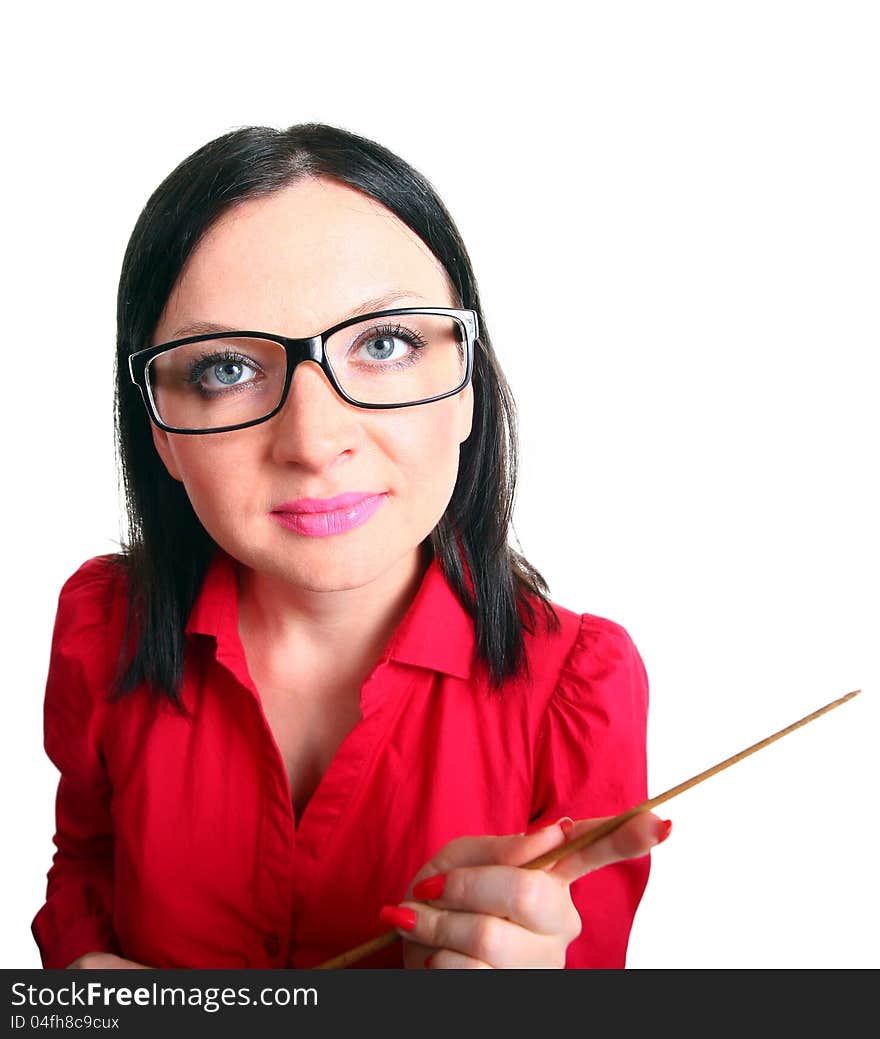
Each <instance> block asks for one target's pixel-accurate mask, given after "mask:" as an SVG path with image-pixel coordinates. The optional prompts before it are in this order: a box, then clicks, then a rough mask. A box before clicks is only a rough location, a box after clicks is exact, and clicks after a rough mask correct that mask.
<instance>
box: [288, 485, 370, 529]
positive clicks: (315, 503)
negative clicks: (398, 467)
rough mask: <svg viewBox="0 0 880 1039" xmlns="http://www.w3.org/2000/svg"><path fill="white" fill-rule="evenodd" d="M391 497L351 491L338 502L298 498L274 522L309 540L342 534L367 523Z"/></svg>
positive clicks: (337, 498) (328, 499) (336, 499)
mask: <svg viewBox="0 0 880 1039" xmlns="http://www.w3.org/2000/svg"><path fill="white" fill-rule="evenodd" d="M387 496H388V495H387V493H386V492H384V491H381V492H379V493H370V492H366V493H364V492H360V491H349V492H348V493H346V494H339V495H337V496H336V497H335V498H297V500H296V501H290V502H285V503H284V504H283V505H278V506H276V508H274V509H273V510H272V512H271V513H270V515H271V516H272V518H273V519H274V520H276V521H277V522H278V523H280V524H281V526H283V527H286V528H287V529H288V530H290V531H292V532H293V533H294V534H302V535H304V536H305V537H311V538H320V537H328V536H330V535H332V534H342V533H344V532H345V531H347V530H352V529H354V528H355V527H359V526H361V525H362V524H364V523H366V522H367V520H369V519H370V517H371V516H372V515H373V514H374V513H375V512H376V511H377V510H378V509H380V508H381V507H382V505H383V504H384V503H385V499H386V498H387Z"/></svg>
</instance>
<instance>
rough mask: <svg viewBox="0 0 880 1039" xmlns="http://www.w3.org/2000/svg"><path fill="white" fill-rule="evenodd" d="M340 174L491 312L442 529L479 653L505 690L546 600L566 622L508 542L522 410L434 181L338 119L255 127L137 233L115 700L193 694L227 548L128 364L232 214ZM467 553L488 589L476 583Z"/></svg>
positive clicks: (124, 327) (188, 166) (192, 170)
mask: <svg viewBox="0 0 880 1039" xmlns="http://www.w3.org/2000/svg"><path fill="white" fill-rule="evenodd" d="M309 176H311V177H327V178H332V179H334V180H336V181H338V182H341V183H343V184H345V185H348V186H349V187H352V188H355V189H356V190H358V191H361V192H363V193H364V194H365V195H368V196H370V197H371V198H373V199H375V200H376V201H378V202H380V203H381V204H382V205H383V206H385V207H386V208H387V209H389V210H391V212H393V213H394V214H396V215H397V217H399V219H400V220H402V221H403V222H404V223H405V224H406V225H407V226H408V227H410V228H411V229H412V230H413V231H414V232H415V233H416V234H417V235H418V236H419V237H420V238H421V239H422V240H423V241H424V242H425V244H426V245H427V246H428V248H429V249H430V250H431V252H432V253H433V254H434V256H435V257H436V258H437V259H438V260H439V261H440V263H441V264H442V266H443V268H444V269H445V270H446V273H447V275H448V277H449V279H450V282H451V285H452V288H453V289H454V291H455V293H457V295H458V300H457V302H456V303H455V305H456V306H459V307H464V308H469V309H473V310H475V311H477V316H478V320H479V326H480V336H479V340H478V342H477V347H476V352H475V353H476V356H475V363H474V374H473V386H474V417H473V424H472V428H471V433H470V436H469V437H468V439H467V440H466V441H465V442H464V443H463V444H462V445H461V447H460V454H459V471H458V478H457V480H456V484H455V489H454V491H453V493H452V498H451V500H450V502H449V505H448V506H447V509H446V512H445V513H444V515H443V517H442V519H441V520H440V522H439V523H438V524H437V526H436V527H435V529H434V530H433V532H432V533H431V535H430V542H431V547H432V550H433V552H434V554H435V555H436V556H439V558H440V563H441V566H442V569H443V572H444V574H445V575H446V578H447V580H448V581H449V583H450V585H451V587H452V588H453V590H454V591H455V593H456V595H457V596H458V597H459V599H460V601H461V602H462V603H463V604H464V606H465V607H466V609H467V610H468V611H469V612H470V614H471V616H472V617H473V619H474V624H475V634H476V652H477V653H478V654H479V656H480V657H481V658H482V659H483V660H484V661H485V662H486V665H487V670H488V674H489V679H490V685H491V686H492V687H493V688H494V689H496V690H498V689H499V688H500V686H501V684H502V683H503V682H504V680H505V679H506V678H509V677H510V676H512V675H514V674H516V673H519V672H521V671H523V670H526V669H527V664H526V658H525V653H524V642H523V628H524V626H525V628H526V629H527V630H529V631H531V630H533V625H534V624H535V622H536V619H537V614H536V610H535V609H534V605H533V602H532V601H530V600H531V599H535V598H536V600H537V601H539V602H540V603H541V605H542V607H543V611H542V612H543V614H544V615H545V619H546V620H547V623H548V624H549V625H550V626H551V627H552V628H557V627H558V624H559V619H558V616H557V614H556V612H555V610H554V609H553V606H552V604H551V603H550V601H549V589H548V587H547V584H546V582H545V580H544V578H543V577H542V576H541V574H540V573H539V572H538V571H537V570H536V569H535V568H534V567H533V566H532V565H531V564H530V563H529V562H528V561H527V560H526V559H525V558H524V556H522V555H521V554H520V553H519V552H517V551H515V550H514V549H513V548H512V547H511V546H510V545H509V544H508V532H509V530H510V528H511V518H512V509H513V503H514V495H515V485H516V471H517V442H516V411H515V405H514V402H513V399H512V397H511V395H510V391H509V389H508V386H507V382H506V380H505V378H504V375H503V373H502V371H501V369H500V367H499V365H498V362H497V359H496V357H495V354H494V351H493V349H492V346H491V343H490V340H489V333H488V330H487V326H486V320H485V317H484V315H483V313H482V311H481V309H480V302H479V295H478V292H477V284H476V280H475V277H474V273H473V270H472V268H471V263H470V258H469V256H468V253H467V250H466V249H465V246H464V243H463V242H462V239H461V236H460V235H459V233H458V230H457V228H456V226H455V224H454V223H453V220H452V218H451V217H450V215H449V213H448V212H447V210H446V208H445V206H444V205H443V203H442V202H441V200H440V199H439V197H438V196H437V194H436V192H435V191H434V189H433V187H432V186H431V184H430V183H429V182H428V181H427V180H426V179H425V177H424V176H422V175H421V174H420V173H419V172H418V171H416V170H415V169H413V168H412V167H411V166H409V165H408V164H407V163H406V162H404V161H403V160H402V159H400V158H399V157H398V156H396V155H394V154H393V153H392V152H390V151H389V150H388V149H387V148H384V147H383V146H381V145H379V144H377V143H375V142H374V141H371V140H368V139H366V138H364V137H361V136H359V135H358V134H355V133H352V132H350V131H348V130H344V129H341V128H339V127H334V126H328V125H326V124H323V123H304V124H299V125H295V126H291V127H289V128H287V129H285V130H278V129H275V128H272V127H265V126H247V127H243V128H241V129H237V130H233V131H231V132H229V133H226V134H224V135H222V136H220V137H218V138H216V139H215V140H213V141H210V142H208V143H207V144H205V145H203V146H202V147H201V148H199V149H198V150H197V151H195V152H193V154H192V155H190V156H189V157H188V158H187V159H184V161H183V162H181V163H180V165H179V166H178V167H177V168H176V169H175V170H173V171H172V173H170V174H169V176H168V177H166V178H165V180H164V181H163V182H162V183H161V184H160V185H159V187H158V188H157V189H156V190H155V191H154V192H153V194H152V196H151V197H150V199H149V200H148V202H147V204H146V206H145V207H144V209H143V212H142V213H141V214H140V216H139V218H138V220H137V223H136V224H135V227H134V230H133V232H132V234H131V238H130V239H129V242H128V246H127V248H126V250H125V256H124V258H123V262H122V271H121V275H120V279H119V293H118V300H117V353H116V399H115V409H114V418H115V425H116V436H117V446H118V451H119V462H120V476H121V481H122V484H123V488H124V494H125V501H126V511H127V517H128V540H127V543H126V542H123V544H122V546H121V547H122V551H121V552H120V553H119V554H118V555H117V556H116V557H114V561H115V562H116V563H117V564H118V565H120V566H122V567H123V569H124V571H125V573H126V575H127V588H128V619H127V624H126V630H125V636H124V638H123V647H122V650H121V652H120V658H119V666H118V670H117V674H116V677H115V682H114V689H113V691H112V692H113V696H114V697H121V696H123V695H125V694H126V693H129V692H131V691H132V690H134V689H135V688H137V687H138V686H140V685H142V684H144V683H145V684H146V686H147V688H148V689H149V690H150V693H151V695H153V696H155V697H158V698H160V699H161V698H163V697H164V698H167V699H169V700H170V701H171V702H172V703H173V704H174V705H175V706H176V707H177V708H179V709H180V710H181V711H183V713H186V710H185V708H184V707H183V703H182V701H181V699H180V688H181V683H182V675H183V657H184V645H185V637H184V628H185V625H186V621H187V618H188V616H189V613H190V610H191V608H192V605H193V603H194V601H195V599H196V597H197V595H198V592H199V589H200V587H201V584H202V580H203V578H204V575H205V572H206V570H207V568H208V564H209V563H210V560H211V557H212V555H213V554H214V552H215V550H216V543H215V542H214V540H213V539H212V538H211V537H210V535H209V534H208V533H207V531H206V530H205V529H204V527H203V526H202V524H201V522H200V520H199V519H198V517H197V516H196V514H195V512H194V510H193V508H192V506H191V504H190V501H189V498H188V497H187V494H186V491H185V489H184V487H183V485H182V484H181V483H180V482H179V481H177V480H175V479H173V478H172V477H171V476H170V475H169V473H168V472H167V470H166V469H165V466H164V464H163V462H162V460H161V458H160V456H159V454H158V452H157V451H156V449H155V446H154V444H153V440H152V435H151V431H150V420H149V417H148V415H147V412H146V409H145V408H144V405H143V401H142V400H141V397H140V395H139V392H138V390H137V388H136V387H135V386H134V385H133V384H132V382H131V380H130V378H129V373H128V355H129V354H130V353H133V352H134V351H135V350H141V349H144V348H145V347H147V346H150V345H151V336H152V334H153V332H154V330H155V327H156V325H157V323H158V321H159V318H160V315H161V313H162V311H163V309H164V307H165V304H166V301H167V299H168V297H169V295H170V293H171V290H172V288H173V286H174V284H175V283H176V281H177V279H178V277H179V276H180V273H181V271H182V269H183V267H184V264H185V263H186V261H187V259H188V257H189V256H190V255H191V253H192V252H193V250H194V249H195V247H196V245H197V244H198V243H199V241H200V240H201V238H202V237H203V235H204V234H205V233H206V232H207V231H208V230H209V228H211V226H212V225H213V224H214V223H215V221H216V220H217V219H218V218H219V217H220V216H221V215H222V214H223V213H224V212H226V211H227V210H228V209H229V208H230V207H231V206H233V205H235V204H237V203H240V202H243V201H245V200H247V199H252V198H259V197H262V196H266V195H270V194H272V193H273V192H276V191H278V190H280V189H282V188H284V187H286V186H287V185H290V184H292V183H293V182H295V181H297V180H299V179H301V178H303V177H309ZM459 552H461V553H462V554H463V556H464V558H465V560H466V561H467V565H468V568H469V570H470V573H471V575H472V579H473V586H474V587H473V596H471V594H470V590H469V588H468V587H467V583H466V581H465V575H464V571H463V568H462V563H461V557H460V555H459Z"/></svg>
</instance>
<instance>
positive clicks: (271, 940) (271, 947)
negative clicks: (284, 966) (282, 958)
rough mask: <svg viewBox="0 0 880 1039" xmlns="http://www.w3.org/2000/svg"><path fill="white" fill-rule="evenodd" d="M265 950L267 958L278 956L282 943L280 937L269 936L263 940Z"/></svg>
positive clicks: (275, 935)
mask: <svg viewBox="0 0 880 1039" xmlns="http://www.w3.org/2000/svg"><path fill="white" fill-rule="evenodd" d="M263 948H264V949H265V950H266V955H267V956H277V955H278V953H279V952H280V950H281V943H280V942H279V941H278V935H277V934H267V935H266V937H265V939H264V940H263Z"/></svg>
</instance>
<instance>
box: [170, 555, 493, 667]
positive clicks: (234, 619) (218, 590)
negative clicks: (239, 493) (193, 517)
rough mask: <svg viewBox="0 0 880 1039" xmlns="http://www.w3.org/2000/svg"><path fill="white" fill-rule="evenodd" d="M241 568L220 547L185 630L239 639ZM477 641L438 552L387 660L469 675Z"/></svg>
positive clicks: (223, 640)
mask: <svg viewBox="0 0 880 1039" xmlns="http://www.w3.org/2000/svg"><path fill="white" fill-rule="evenodd" d="M236 566H237V564H236V561H235V560H234V559H233V558H232V557H231V556H230V555H229V554H228V553H227V552H225V551H224V550H223V549H222V548H219V547H218V548H217V550H216V552H215V554H214V557H213V558H212V560H211V562H210V564H209V565H208V570H207V572H206V574H205V578H204V580H203V582H202V587H201V589H200V591H199V593H198V596H197V597H196V601H195V603H194V604H193V607H192V610H191V611H190V615H189V620H188V621H187V623H186V628H185V629H184V630H185V633H186V634H187V635H211V636H213V637H214V638H215V639H216V640H217V645H218V649H222V648H223V647H224V646H227V647H229V646H232V645H236V646H237V645H238V644H239V643H240V639H239V634H238V581H237V579H236ZM465 572H466V574H467V566H466V564H465ZM468 583H470V582H469V580H468ZM475 642H476V639H475V634H474V623H473V620H472V618H471V616H470V614H469V613H468V611H467V610H466V609H465V607H464V606H463V605H462V604H461V602H459V600H458V597H457V596H456V594H455V592H454V591H453V590H452V588H451V587H450V585H449V582H448V581H447V580H446V577H445V575H444V573H443V569H442V567H441V565H440V560H439V557H437V556H435V557H434V558H433V559H432V560H431V562H430V564H429V566H428V569H427V570H426V571H425V575H424V577H423V578H422V583H421V584H420V585H419V589H418V591H417V592H416V595H415V598H414V599H413V601H412V603H410V606H409V608H408V610H407V612H406V613H405V614H404V616H403V619H402V620H401V621H400V623H399V624H398V626H397V628H396V629H395V631H394V633H393V634H392V636H391V638H390V639H389V641H388V645H387V646H386V648H385V653H384V655H383V658H384V659H386V660H395V661H398V662H399V663H401V664H409V665H412V666H414V667H423V668H429V669H431V670H434V671H441V672H443V673H444V674H448V675H454V676H455V677H456V678H465V679H466V678H469V677H470V674H471V663H472V659H473V652H474V646H475ZM237 655H238V654H236V656H237Z"/></svg>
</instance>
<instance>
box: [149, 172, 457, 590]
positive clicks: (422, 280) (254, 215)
mask: <svg viewBox="0 0 880 1039" xmlns="http://www.w3.org/2000/svg"><path fill="white" fill-rule="evenodd" d="M383 297H388V299H387V300H386V301H385V302H383V303H382V304H380V305H378V306H375V307H371V308H370V309H376V310H381V309H385V308H389V307H395V306H401V307H408V306H419V305H425V306H446V307H454V306H456V301H455V299H454V298H453V296H452V293H451V289H450V287H449V284H448V280H447V277H446V274H445V272H444V270H443V268H442V267H441V266H440V264H439V262H438V261H437V260H436V258H435V257H434V256H433V255H432V253H431V252H430V250H429V249H428V248H427V246H426V245H425V244H424V243H423V242H422V241H421V239H419V238H418V237H417V236H416V235H415V234H414V233H413V232H412V231H410V229H409V228H408V227H407V226H406V225H405V224H404V223H402V221H400V220H399V219H398V218H397V217H396V216H394V214H393V213H391V212H390V211H389V210H387V209H385V208H384V207H383V206H381V205H380V204H379V203H377V202H375V201H373V200H372V199H370V198H368V197H367V196H365V195H363V194H361V193H360V192H358V191H355V190H353V189H351V188H348V187H345V186H343V185H341V184H339V183H337V182H335V181H331V180H324V179H314V178H311V179H304V180H300V181H298V182H297V183H295V184H293V185H292V186H290V187H287V188H285V189H283V190H281V191H279V192H277V193H275V194H273V195H271V196H269V197H266V198H261V199H254V200H250V201H248V202H245V203H242V204H241V205H240V206H238V207H236V208H235V209H234V210H232V211H229V212H228V213H226V214H225V215H224V216H223V217H221V218H220V220H218V222H217V223H216V224H215V225H214V226H213V227H212V228H211V230H210V231H209V232H208V234H207V235H206V237H205V238H204V239H203V240H202V241H201V243H200V244H199V246H198V247H197V248H196V250H195V251H194V252H193V254H192V256H191V257H190V259H189V262H188V263H187V265H186V267H185V268H184V271H183V273H182V275H181V277H180V278H179V279H178V282H177V284H176V285H175V287H174V289H173V291H172V293H171V295H170V297H169V299H168V301H167V303H166V306H165V310H164V312H163V314H162V317H161V319H160V321H159V324H158V326H157V327H156V330H155V333H154V336H153V342H154V343H162V342H168V341H169V340H172V339H175V338H179V337H182V336H184V335H186V334H187V331H186V329H187V327H188V326H191V325H193V324H195V323H198V322H213V323H216V324H218V325H221V326H223V327H228V328H229V329H230V330H232V329H252V330H257V331H262V332H274V333H278V334H281V335H286V336H292V337H305V336H312V335H315V334H316V333H318V332H321V331H323V330H324V329H326V328H329V327H330V326H331V325H333V324H335V323H337V322H339V321H343V320H345V319H346V318H348V317H350V316H353V314H354V312H355V310H356V308H359V307H363V305H364V304H365V303H366V302H367V301H369V300H377V299H380V298H383ZM392 297H393V298H392ZM472 413H473V392H472V387H471V386H470V385H468V386H467V387H466V388H465V389H464V390H462V391H461V392H460V393H458V394H456V395H454V396H452V397H447V398H445V399H444V400H440V401H435V402H434V403H432V404H422V405H418V406H416V407H410V408H398V409H390V410H372V411H371V410H367V409H364V408H357V407H355V406H354V405H351V404H347V403H346V402H345V401H344V400H342V398H341V397H339V396H338V395H337V393H336V392H335V391H334V389H333V387H332V386H331V385H330V383H329V382H328V381H327V378H326V376H325V375H324V373H323V372H322V371H321V369H320V368H319V367H318V366H317V365H316V364H314V363H313V362H311V361H307V362H304V363H302V364H300V365H299V366H298V367H297V368H296V372H295V374H294V378H293V382H292V384H291V387H290V393H289V396H288V398H287V401H286V403H285V405H284V407H283V408H282V410H281V411H280V412H279V413H278V414H277V415H275V416H274V417H273V418H271V419H269V420H268V421H267V422H263V423H261V424H260V425H257V426H252V427H250V428H247V429H239V430H234V431H231V432H226V433H211V434H206V435H201V436H187V435H180V434H174V433H165V432H163V431H161V430H159V429H157V428H156V427H155V426H153V427H152V430H153V440H154V442H155V444H156V448H157V450H158V451H159V454H160V455H161V457H162V460H163V462H164V463H165V466H166V468H167V469H168V471H169V473H170V474H171V475H172V476H173V477H174V478H175V479H177V480H180V481H182V483H183V485H184V487H185V488H186V492H187V494H188V496H189V499H190V501H191V502H192V505H193V508H194V509H195V512H196V514H197V515H198V517H199V519H200V520H201V522H202V524H203V526H204V527H205V529H206V530H207V532H208V533H209V534H210V535H211V537H212V538H213V539H214V540H215V541H216V542H217V543H218V544H219V545H220V546H221V547H222V548H224V549H225V550H226V551H227V552H228V553H229V554H230V555H231V556H233V557H234V558H235V559H237V560H239V561H240V562H241V563H243V564H244V565H245V566H247V567H250V568H251V569H252V570H254V571H256V572H258V573H265V574H270V575H272V576H274V577H276V578H280V579H282V580H283V581H285V582H287V583H290V584H292V585H294V586H296V587H299V588H304V589H310V590H314V591H331V590H337V589H344V588H355V587H361V586H363V585H365V584H367V583H369V582H370V581H373V580H376V579H377V578H380V577H381V576H382V575H385V574H389V573H390V571H391V569H392V568H393V567H395V566H399V567H402V568H406V567H407V566H408V565H409V564H412V562H413V560H414V558H415V557H416V556H415V554H416V552H417V549H418V546H419V545H420V543H421V542H422V541H423V540H424V539H425V538H426V537H427V536H428V535H429V534H430V532H431V530H432V529H433V528H434V526H435V525H436V524H437V522H438V520H439V519H440V518H441V516H442V515H443V512H444V511H445V509H446V506H447V504H448V502H449V499H450V497H451V496H452V491H453V488H454V486H455V480H456V476H457V473H458V460H459V445H460V444H461V443H462V441H464V440H466V439H467V437H468V435H469V433H470V429H471V418H472ZM346 492H361V493H363V492H367V493H369V494H381V495H382V497H381V499H380V504H379V507H378V509H377V510H376V511H375V512H373V514H372V515H371V516H370V518H369V519H367V520H366V522H364V523H361V524H360V525H359V526H355V527H353V528H349V529H345V530H343V531H342V532H340V533H334V534H330V535H326V536H308V535H307V534H305V533H302V532H300V531H297V530H295V529H290V528H289V527H288V526H285V525H282V523H280V522H279V521H278V517H277V515H276V516H273V514H272V513H273V510H274V509H277V507H278V505H280V504H281V503H284V502H290V501H294V500H296V499H299V498H320V499H326V498H334V497H336V496H337V495H340V494H344V493H346Z"/></svg>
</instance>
